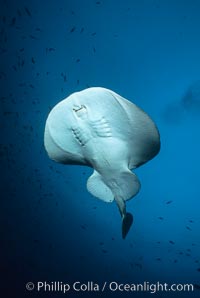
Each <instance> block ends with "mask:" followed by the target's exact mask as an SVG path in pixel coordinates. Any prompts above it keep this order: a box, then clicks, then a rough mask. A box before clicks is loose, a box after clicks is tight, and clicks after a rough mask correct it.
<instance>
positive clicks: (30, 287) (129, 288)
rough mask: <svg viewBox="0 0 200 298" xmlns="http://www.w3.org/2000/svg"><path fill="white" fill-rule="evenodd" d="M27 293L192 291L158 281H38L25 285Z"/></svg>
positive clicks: (191, 287) (184, 287) (183, 286)
mask: <svg viewBox="0 0 200 298" xmlns="http://www.w3.org/2000/svg"><path fill="white" fill-rule="evenodd" d="M26 289H27V291H37V292H60V293H63V294H67V293H69V292H73V291H74V292H104V291H110V292H149V293H151V294H155V293H157V292H170V291H171V292H192V291H194V285H193V284H168V283H160V282H159V281H157V282H155V283H150V282H148V281H144V282H143V283H120V282H117V281H111V282H107V281H105V282H102V283H99V282H94V281H88V282H86V283H82V282H80V281H75V282H73V283H67V282H62V281H51V282H49V281H38V282H35V283H33V282H28V283H27V284H26Z"/></svg>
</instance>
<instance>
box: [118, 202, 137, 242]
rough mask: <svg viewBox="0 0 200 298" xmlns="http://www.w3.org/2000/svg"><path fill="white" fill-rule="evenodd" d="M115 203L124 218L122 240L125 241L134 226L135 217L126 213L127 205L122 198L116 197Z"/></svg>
mask: <svg viewBox="0 0 200 298" xmlns="http://www.w3.org/2000/svg"><path fill="white" fill-rule="evenodd" d="M115 201H116V203H117V207H118V208H119V212H120V214H121V217H122V238H123V239H125V238H126V235H127V234H128V232H129V230H130V227H131V226H132V223H133V216H132V214H131V213H128V212H126V203H125V201H124V200H123V199H122V198H121V197H116V198H115Z"/></svg>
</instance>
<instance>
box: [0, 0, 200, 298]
mask: <svg viewBox="0 0 200 298" xmlns="http://www.w3.org/2000/svg"><path fill="white" fill-rule="evenodd" d="M0 17H1V19H0V129H1V141H0V160H1V192H0V193H1V195H0V197H1V198H0V204H1V207H0V227H1V237H2V239H1V249H0V252H1V260H0V269H1V286H0V296H2V297H21V298H23V297H40V296H41V297H43V296H45V297H63V296H66V297H70V298H71V297H78V296H79V295H80V296H84V297H98V296H103V297H152V296H154V295H155V296H156V297H159V298H161V297H184V298H187V297H200V189H199V177H200V174H199V173H200V171H199V167H200V154H199V152H200V1H198V0H184V1H181V0H175V1H173V0H168V1H167V0H163V1H159V0H137V1H136V0H123V1H114V0H100V1H96V0H65V1H64V0H60V1H59V0H58V1H54V0H53V1H39V0H35V1H31V0H29V1H21V0H18V1H11V0H10V1H9V0H8V1H6V0H2V1H1V2H0ZM98 86H100V87H104V88H108V89H111V90H113V91H114V92H116V93H118V94H120V95H121V96H123V97H124V98H127V99H128V100H130V101H132V102H133V103H135V104H136V105H137V106H139V107H140V108H142V109H143V110H144V111H145V112H146V113H148V115H149V116H150V117H151V118H152V119H153V120H154V122H155V123H156V125H157V127H158V129H159V132H160V136H161V150H160V153H159V154H158V155H157V156H156V157H155V158H154V159H152V160H151V161H149V162H148V163H147V164H144V165H142V166H141V167H139V168H138V169H136V171H135V173H136V175H137V176H138V178H139V180H140V181H141V185H142V188H141V190H140V192H139V193H138V195H137V196H136V197H134V198H133V199H132V200H130V201H128V202H127V210H128V211H130V212H131V213H132V214H133V218H134V222H133V225H132V227H131V229H130V231H129V233H128V235H127V237H126V239H122V236H121V218H120V215H119V212H118V210H117V205H116V204H115V203H111V204H107V203H105V202H103V201H101V200H99V199H97V198H95V197H93V196H92V195H91V194H90V193H88V192H87V189H86V183H87V179H88V177H89V176H90V175H91V174H92V169H91V168H89V167H84V166H74V165H62V164H58V163H55V162H54V161H52V160H50V159H49V158H48V155H47V153H46V151H45V149H44V128H45V122H46V119H47V116H48V114H49V112H50V111H51V109H52V108H53V107H54V106H55V105H56V104H57V103H58V102H59V101H61V100H62V99H64V98H66V97H67V96H69V95H70V94H71V93H73V92H76V91H80V90H83V89H85V88H88V87H98ZM108 149H109V148H108ZM38 281H41V282H45V281H46V282H47V283H49V284H52V283H53V282H55V281H56V282H60V283H61V282H62V283H63V284H70V285H73V283H74V282H77V281H80V283H83V284H87V283H88V282H93V283H96V284H99V285H100V287H101V289H100V291H94V290H90V289H87V290H86V291H75V290H73V289H70V291H68V292H67V293H65V294H64V293H63V292H62V291H61V290H60V291H58V290H56V289H55V288H54V290H52V291H48V290H46V291H45V290H44V288H41V290H40V291H37V288H36V285H37V282H38ZM28 282H32V283H33V284H34V285H35V288H34V289H33V290H28V289H27V288H26V284H27V283H28ZM105 282H107V285H109V283H111V282H117V283H118V284H137V283H144V282H148V283H149V284H156V283H157V282H160V283H163V284H164V283H168V284H169V285H171V284H193V286H194V290H193V291H190V292H187V291H177V292H173V291H158V292H157V293H150V291H146V292H134V291H126V290H123V291H120V290H116V291H114V290H113V291H112V290H111V289H109V288H108V287H106V289H105V291H103V292H102V285H103V284H104V283H105ZM152 292H153V291H152Z"/></svg>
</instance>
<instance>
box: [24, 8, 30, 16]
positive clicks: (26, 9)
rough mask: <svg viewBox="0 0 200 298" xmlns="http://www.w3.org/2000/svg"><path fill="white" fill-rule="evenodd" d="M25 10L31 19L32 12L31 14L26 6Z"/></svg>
mask: <svg viewBox="0 0 200 298" xmlns="http://www.w3.org/2000/svg"><path fill="white" fill-rule="evenodd" d="M24 9H25V12H26V13H27V15H28V16H29V17H31V12H30V10H29V9H28V8H27V7H26V6H25V7H24Z"/></svg>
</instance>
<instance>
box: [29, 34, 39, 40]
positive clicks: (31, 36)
mask: <svg viewBox="0 0 200 298" xmlns="http://www.w3.org/2000/svg"><path fill="white" fill-rule="evenodd" d="M29 37H30V38H31V39H35V40H37V39H38V38H37V37H35V36H34V35H31V34H30V35H29Z"/></svg>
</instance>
